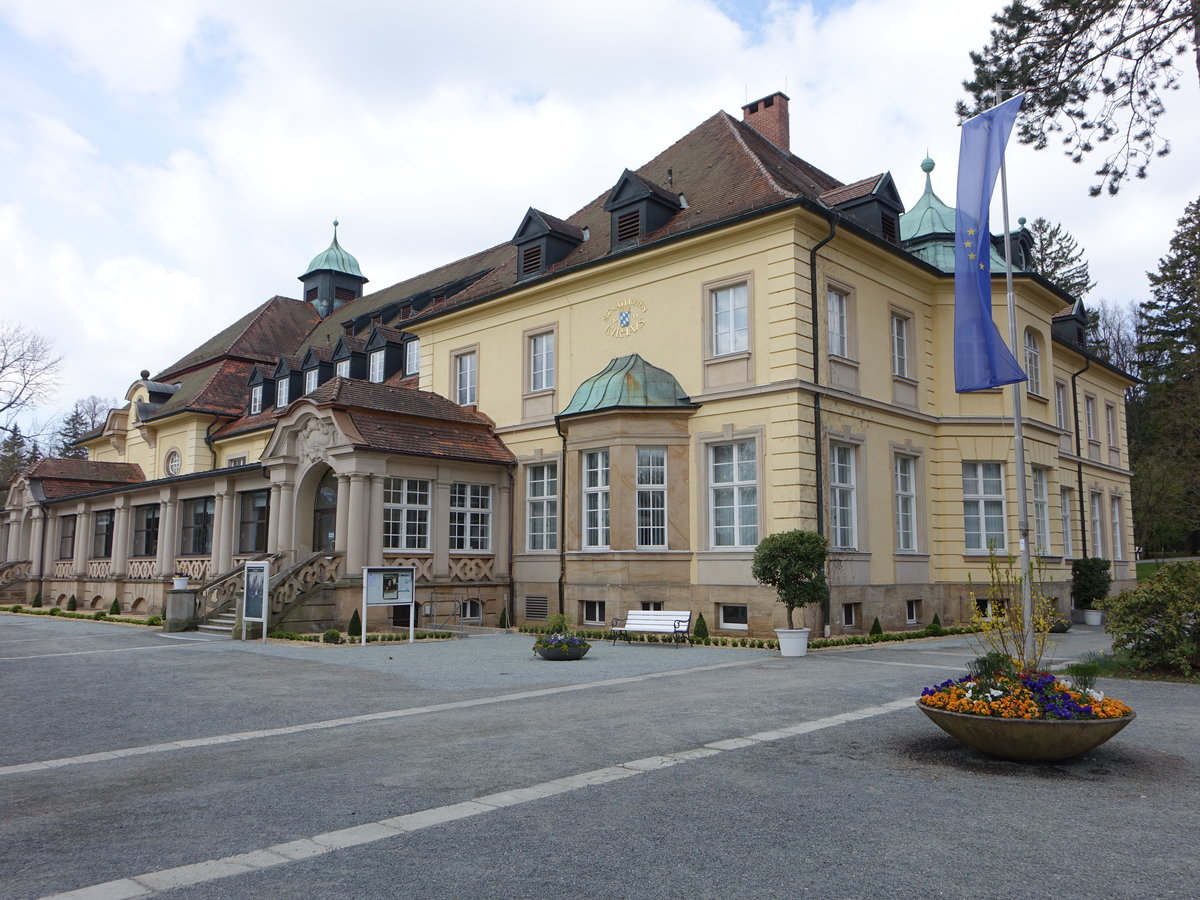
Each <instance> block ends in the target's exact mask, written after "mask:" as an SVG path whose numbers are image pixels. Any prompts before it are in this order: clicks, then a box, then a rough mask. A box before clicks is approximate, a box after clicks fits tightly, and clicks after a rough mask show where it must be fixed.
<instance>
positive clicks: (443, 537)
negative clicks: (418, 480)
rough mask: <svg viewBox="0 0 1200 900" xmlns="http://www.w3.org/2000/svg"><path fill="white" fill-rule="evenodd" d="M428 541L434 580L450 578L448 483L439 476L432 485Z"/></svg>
mask: <svg viewBox="0 0 1200 900" xmlns="http://www.w3.org/2000/svg"><path fill="white" fill-rule="evenodd" d="M430 513H431V514H430V516H429V518H430V520H431V521H430V523H429V543H430V547H431V549H432V550H433V577H434V580H436V581H444V580H448V579H449V578H450V483H449V482H446V481H442V480H441V479H440V478H439V479H438V481H437V482H436V483H435V484H434V486H433V509H432V510H431V511H430Z"/></svg>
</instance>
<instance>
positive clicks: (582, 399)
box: [559, 353, 694, 416]
mask: <svg viewBox="0 0 1200 900" xmlns="http://www.w3.org/2000/svg"><path fill="white" fill-rule="evenodd" d="M693 406H694V404H693V403H692V402H691V400H689V399H688V396H687V393H686V392H685V391H684V390H683V387H682V386H681V385H680V384H679V382H678V381H676V380H675V376H674V375H672V374H671V373H670V372H668V371H667V370H666V369H660V368H658V367H657V366H652V365H650V363H648V362H646V361H645V360H644V359H642V358H641V357H640V356H638V355H637V354H636V353H632V354H630V355H629V356H622V357H618V358H617V359H614V360H613V361H612V362H610V363H609V364H608V365H607V366H605V367H604V370H603V371H601V372H599V373H598V374H596V375H593V376H592V377H591V378H589V379H588V380H587V381H585V382H584V383H583V384H581V385H580V386H579V387H578V389H576V391H575V396H574V397H572V398H571V402H570V403H569V404H568V405H567V408H566V409H564V410H563V411H562V412H561V413H559V415H560V416H571V415H576V414H578V413H588V412H599V411H600V410H604V409H615V408H618V407H625V408H629V407H634V408H637V407H655V408H661V407H676V408H683V409H691V408H692V407H693Z"/></svg>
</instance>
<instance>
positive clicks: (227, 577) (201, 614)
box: [196, 553, 281, 622]
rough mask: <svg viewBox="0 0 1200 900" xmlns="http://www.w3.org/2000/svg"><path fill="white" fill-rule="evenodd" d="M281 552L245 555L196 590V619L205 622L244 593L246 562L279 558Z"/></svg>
mask: <svg viewBox="0 0 1200 900" xmlns="http://www.w3.org/2000/svg"><path fill="white" fill-rule="evenodd" d="M280 555H281V554H278V553H274V554H272V553H262V554H259V555H258V556H244V557H241V558H240V560H239V561H238V564H237V565H236V566H234V567H233V568H232V569H230V570H229V571H228V572H225V573H224V574H222V575H220V576H219V577H218V578H216V579H214V580H213V581H210V582H209V583H208V584H205V585H203V586H202V587H201V588H200V589H199V590H198V591H196V619H197V620H198V621H199V622H203V621H204V620H205V619H207V618H208V617H209V616H212V615H215V614H217V613H219V612H221V611H223V610H225V609H226V608H228V607H230V606H232V605H233V604H234V603H235V602H236V601H237V598H238V597H239V596H240V595H241V593H242V586H243V578H242V575H243V573H244V572H245V571H246V563H247V562H249V561H251V560H261V559H269V560H275V559H278V558H279V556H280Z"/></svg>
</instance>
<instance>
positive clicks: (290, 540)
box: [279, 481, 296, 553]
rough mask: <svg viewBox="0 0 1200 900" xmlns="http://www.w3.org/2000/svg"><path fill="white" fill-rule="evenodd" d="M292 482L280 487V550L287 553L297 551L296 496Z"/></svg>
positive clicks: (283, 483) (282, 484)
mask: <svg viewBox="0 0 1200 900" xmlns="http://www.w3.org/2000/svg"><path fill="white" fill-rule="evenodd" d="M295 490H296V489H295V486H294V485H293V484H292V483H291V482H287V481H285V482H282V483H281V484H280V485H279V549H280V550H282V551H284V552H285V553H294V552H295V550H296V542H295V530H296V528H295V526H296V496H295Z"/></svg>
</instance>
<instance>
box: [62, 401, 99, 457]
mask: <svg viewBox="0 0 1200 900" xmlns="http://www.w3.org/2000/svg"><path fill="white" fill-rule="evenodd" d="M90 430H91V429H89V428H88V427H87V420H86V419H84V417H83V413H81V412H80V411H79V404H78V403H77V404H75V408H74V409H73V410H71V412H70V414H68V415H67V417H66V418H65V419H63V423H62V425H61V426H59V429H58V432H57V433H56V434H55V436H54V455H55V456H61V457H64V458H65V459H87V450H85V449H84V448H83V447H76V446H75V441H77V440H79V438H81V437H82V436H83V435H85V434H87V432H88V431H90Z"/></svg>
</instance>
